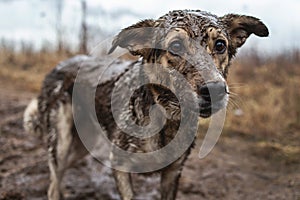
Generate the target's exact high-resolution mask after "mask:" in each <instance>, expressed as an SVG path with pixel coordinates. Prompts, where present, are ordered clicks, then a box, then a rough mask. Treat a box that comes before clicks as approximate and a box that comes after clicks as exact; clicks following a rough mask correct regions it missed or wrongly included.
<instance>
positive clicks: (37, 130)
mask: <svg viewBox="0 0 300 200" xmlns="http://www.w3.org/2000/svg"><path fill="white" fill-rule="evenodd" d="M23 126H24V129H25V131H26V132H27V133H31V134H36V135H38V136H41V135H42V127H41V123H40V119H39V111H38V99H36V98H35V99H33V100H31V102H30V103H29V104H28V106H27V108H26V109H25V111H24V116H23Z"/></svg>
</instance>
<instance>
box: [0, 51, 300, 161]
mask: <svg viewBox="0 0 300 200" xmlns="http://www.w3.org/2000/svg"><path fill="white" fill-rule="evenodd" d="M70 56H71V55H70V54H68V53H61V54H57V53H55V52H47V51H44V52H36V53H34V52H32V51H30V52H25V53H24V52H23V53H15V52H14V51H13V50H9V49H5V48H2V50H0V57H1V60H0V66H1V67H0V80H2V81H1V82H3V83H5V84H12V85H14V87H16V88H19V89H24V90H31V91H38V90H39V89H40V86H41V83H42V80H43V78H44V76H45V74H46V73H47V72H49V71H50V70H51V69H52V68H53V67H54V66H55V65H56V64H57V63H58V62H59V61H61V60H63V59H65V58H67V57H70ZM299 75H300V51H298V50H294V51H290V52H286V53H283V54H280V55H277V56H273V57H261V56H259V55H258V54H256V53H255V51H253V52H249V54H248V55H244V56H240V57H239V58H238V59H237V60H236V61H235V62H234V63H233V65H232V67H231V69H230V74H229V85H230V89H231V91H232V93H233V94H232V99H231V103H230V105H229V109H228V114H227V119H226V124H225V129H224V135H225V137H235V136H241V137H242V138H243V139H249V140H250V141H251V142H253V153H254V154H255V155H257V156H263V157H268V158H272V159H274V161H277V160H280V161H282V162H284V163H285V164H286V163H300V158H299V155H300V131H299V130H300V103H299V100H300V90H299V86H300V79H299Z"/></svg>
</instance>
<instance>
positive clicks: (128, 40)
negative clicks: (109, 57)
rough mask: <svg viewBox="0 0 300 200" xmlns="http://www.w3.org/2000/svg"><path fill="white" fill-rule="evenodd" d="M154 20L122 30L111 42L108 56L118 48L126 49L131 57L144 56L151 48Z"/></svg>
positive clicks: (144, 21)
mask: <svg viewBox="0 0 300 200" xmlns="http://www.w3.org/2000/svg"><path fill="white" fill-rule="evenodd" d="M154 25H155V21H154V20H150V19H148V20H143V21H141V22H138V23H137V24H134V25H132V26H129V27H127V28H125V29H123V30H122V31H121V32H120V33H119V34H118V35H117V36H116V37H115V39H114V40H113V42H112V47H111V49H110V50H109V52H108V54H110V53H112V52H113V51H114V50H115V49H116V48H117V47H118V46H119V47H122V48H126V49H128V50H129V51H130V53H131V54H132V55H142V56H143V55H144V54H145V53H146V52H145V51H147V49H149V48H150V47H151V46H152V40H153V28H152V27H153V26H154Z"/></svg>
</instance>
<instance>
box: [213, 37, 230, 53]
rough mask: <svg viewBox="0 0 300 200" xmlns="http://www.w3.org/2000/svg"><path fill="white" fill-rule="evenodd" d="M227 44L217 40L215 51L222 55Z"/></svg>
mask: <svg viewBox="0 0 300 200" xmlns="http://www.w3.org/2000/svg"><path fill="white" fill-rule="evenodd" d="M226 49H227V47H226V42H225V41H224V40H217V41H216V43H215V51H216V53H218V54H222V53H224V52H225V51H226Z"/></svg>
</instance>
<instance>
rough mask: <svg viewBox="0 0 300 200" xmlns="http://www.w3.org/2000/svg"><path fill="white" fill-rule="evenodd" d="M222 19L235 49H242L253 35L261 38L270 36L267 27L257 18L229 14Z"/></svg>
mask: <svg viewBox="0 0 300 200" xmlns="http://www.w3.org/2000/svg"><path fill="white" fill-rule="evenodd" d="M220 19H221V21H222V22H223V24H224V25H225V27H226V28H227V30H228V33H229V35H230V38H231V47H232V48H234V49H236V48H239V47H241V46H242V45H243V44H244V43H245V42H246V39H247V38H248V37H249V36H250V35H251V34H252V33H254V34H255V35H257V36H260V37H267V36H268V35H269V31H268V28H267V27H266V25H265V24H264V23H262V22H261V21H260V20H259V19H257V18H255V17H251V16H245V15H236V14H228V15H225V16H223V17H221V18H220Z"/></svg>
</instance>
